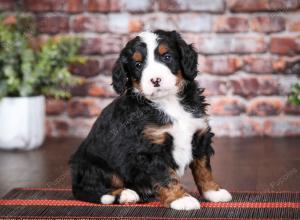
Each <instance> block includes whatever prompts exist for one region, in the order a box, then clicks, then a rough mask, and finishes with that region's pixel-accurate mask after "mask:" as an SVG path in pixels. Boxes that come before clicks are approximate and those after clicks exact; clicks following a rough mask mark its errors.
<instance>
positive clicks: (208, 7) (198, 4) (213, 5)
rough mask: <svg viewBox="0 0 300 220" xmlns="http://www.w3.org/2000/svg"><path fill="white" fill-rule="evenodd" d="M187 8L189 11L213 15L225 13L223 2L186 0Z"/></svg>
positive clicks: (215, 0) (216, 0)
mask: <svg viewBox="0 0 300 220" xmlns="http://www.w3.org/2000/svg"><path fill="white" fill-rule="evenodd" d="M187 7H188V10H189V11H199V12H214V13H220V12H224V11H225V3H224V1H223V0H214V1H211V0H201V1H199V0H187Z"/></svg>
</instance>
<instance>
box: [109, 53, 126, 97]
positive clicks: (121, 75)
mask: <svg viewBox="0 0 300 220" xmlns="http://www.w3.org/2000/svg"><path fill="white" fill-rule="evenodd" d="M127 82H128V77H127V73H126V72H125V69H124V62H123V60H122V57H120V58H119V59H118V60H117V61H116V63H115V65H114V67H113V70H112V85H113V88H114V90H115V91H116V92H117V93H118V94H120V95H121V94H123V93H124V92H125V90H126V87H127Z"/></svg>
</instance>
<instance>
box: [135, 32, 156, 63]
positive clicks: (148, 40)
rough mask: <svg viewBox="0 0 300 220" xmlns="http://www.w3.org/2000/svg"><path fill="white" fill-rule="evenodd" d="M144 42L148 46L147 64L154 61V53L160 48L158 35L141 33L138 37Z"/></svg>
mask: <svg viewBox="0 0 300 220" xmlns="http://www.w3.org/2000/svg"><path fill="white" fill-rule="evenodd" d="M138 36H139V37H140V38H141V39H142V41H143V42H144V43H145V44H146V45H147V52H148V53H147V63H149V62H151V61H154V60H155V59H154V51H155V49H156V48H157V46H158V43H157V39H158V36H157V34H154V33H153V32H149V31H145V32H141V33H140V34H139V35H138Z"/></svg>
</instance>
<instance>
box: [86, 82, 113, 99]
mask: <svg viewBox="0 0 300 220" xmlns="http://www.w3.org/2000/svg"><path fill="white" fill-rule="evenodd" d="M87 92H88V95H89V96H96V97H104V98H112V97H115V96H116V93H115V91H114V90H113V88H112V86H111V77H105V78H104V77H102V78H100V79H98V80H97V81H96V82H93V83H91V84H90V85H89V87H88V91H87Z"/></svg>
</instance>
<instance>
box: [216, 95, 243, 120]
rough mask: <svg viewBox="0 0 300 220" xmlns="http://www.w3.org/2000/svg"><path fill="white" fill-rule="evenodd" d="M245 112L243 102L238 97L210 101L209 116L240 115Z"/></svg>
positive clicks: (218, 98) (224, 97)
mask: <svg viewBox="0 0 300 220" xmlns="http://www.w3.org/2000/svg"><path fill="white" fill-rule="evenodd" d="M245 110H246V104H245V100H243V99H242V98H238V97H229V96H223V97H215V98H213V99H212V100H211V101H210V114H213V115H240V114H242V113H244V112H245Z"/></svg>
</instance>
